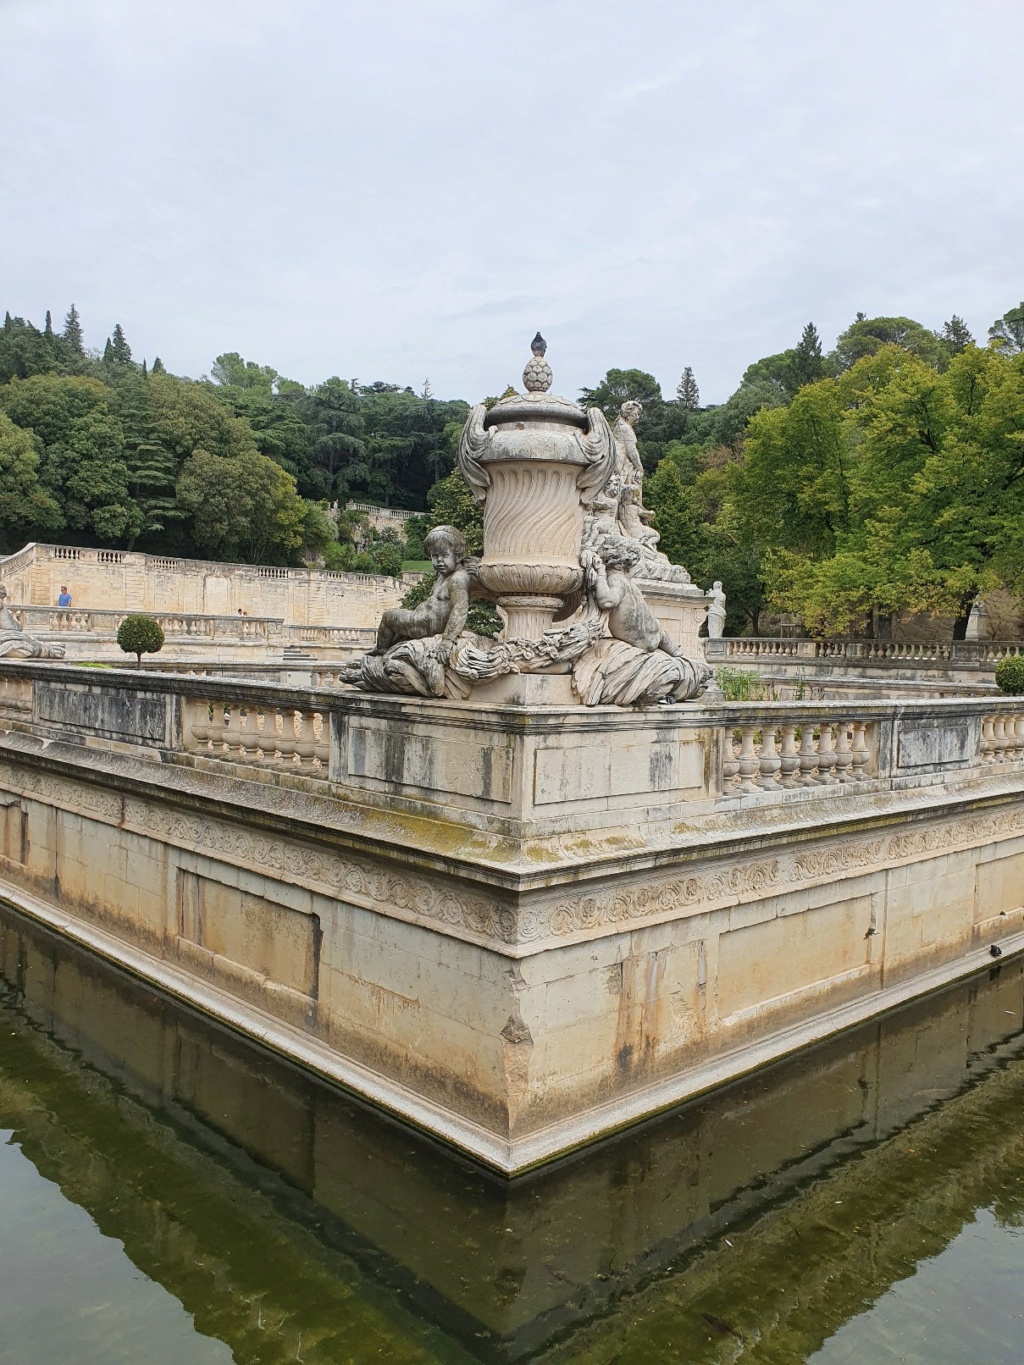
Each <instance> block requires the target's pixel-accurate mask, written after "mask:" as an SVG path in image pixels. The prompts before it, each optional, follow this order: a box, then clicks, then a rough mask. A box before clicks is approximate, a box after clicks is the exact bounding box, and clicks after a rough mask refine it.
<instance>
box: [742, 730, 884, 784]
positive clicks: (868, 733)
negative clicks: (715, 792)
mask: <svg viewBox="0 0 1024 1365" xmlns="http://www.w3.org/2000/svg"><path fill="white" fill-rule="evenodd" d="M877 756H878V742H877V733H876V727H875V725H874V724H873V723H870V722H865V721H862V720H846V719H840V720H837V721H829V720H824V719H823V720H821V721H819V723H818V724H817V725H815V724H814V723H813V721H805V722H804V723H803V724H795V723H794V722H792V721H788V722H787V721H784V722H782V723H781V724H778V725H777V724H775V723H774V721H773V720H771V719H769V720H767V721H763V720H762V721H755V720H752V721H747V722H746V723H744V724H741V725H735V726H732V725H729V726H726V729H725V749H724V756H723V760H722V795H723V797H729V796H731V795H742V794H745V793H752V792H778V791H789V790H794V789H796V788H799V787H803V788H808V787H819V788H820V787H839V788H842V787H845V786H851V785H856V784H857V783H859V782H865V781H867V780H868V779H869V778H870V777H872V776H874V774H875V771H876V770H877Z"/></svg>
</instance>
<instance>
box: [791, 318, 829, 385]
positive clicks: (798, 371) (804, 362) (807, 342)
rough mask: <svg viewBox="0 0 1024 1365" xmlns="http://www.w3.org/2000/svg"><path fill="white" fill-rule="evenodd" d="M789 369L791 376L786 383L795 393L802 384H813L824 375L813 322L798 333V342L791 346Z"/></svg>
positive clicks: (823, 364)
mask: <svg viewBox="0 0 1024 1365" xmlns="http://www.w3.org/2000/svg"><path fill="white" fill-rule="evenodd" d="M790 370H791V376H792V377H791V379H790V381H789V382H788V383H787V385H786V387H787V389H789V391H790V393H796V391H797V389H799V388H802V387H803V385H804V384H813V383H814V381H815V380H816V379H822V378H823V377H824V374H825V361H824V359H823V358H822V354H821V337H820V336H819V335H818V329H817V327H815V325H814V323H813V322H809V323H808V324H807V326H806V327H805V328H804V330H803V332H802V333H801V334H800V340H799V342H798V343H797V345H796V346H795V347H794V348H793V360H792V364H791V366H790Z"/></svg>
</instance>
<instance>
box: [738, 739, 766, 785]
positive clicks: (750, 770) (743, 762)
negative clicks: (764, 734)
mask: <svg viewBox="0 0 1024 1365" xmlns="http://www.w3.org/2000/svg"><path fill="white" fill-rule="evenodd" d="M754 728H755V727H754V726H753V725H741V726H740V751H739V755H738V766H739V771H740V780H739V786H738V790H739V791H741V792H756V791H757V783H756V782H755V781H754V775H755V773H759V772H760V769H761V763H760V760H759V758H758V756H757V749H756V748H755V747H754Z"/></svg>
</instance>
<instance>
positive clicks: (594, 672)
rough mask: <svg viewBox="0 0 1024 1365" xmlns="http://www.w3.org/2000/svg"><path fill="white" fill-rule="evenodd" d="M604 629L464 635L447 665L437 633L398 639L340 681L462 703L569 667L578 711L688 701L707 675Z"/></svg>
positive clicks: (595, 620) (587, 624) (588, 626)
mask: <svg viewBox="0 0 1024 1365" xmlns="http://www.w3.org/2000/svg"><path fill="white" fill-rule="evenodd" d="M605 629H606V626H605V622H604V620H603V619H602V618H601V617H593V616H591V617H587V618H585V619H584V620H583V621H580V622H577V623H576V624H574V625H572V626H570V627H569V628H568V629H567V630H553V631H549V632H548V633H547V634H546V635H544V636H542V637H541V639H539V640H504V641H500V640H490V639H488V638H487V637H486V636H482V635H473V634H471V633H470V632H466V633H464V634H463V635H461V636H460V637H459V639H458V640H457V641H456V644H455V647H454V649H453V650H452V654H451V658H450V659H449V661H448V663H447V664H445V663H443V661H442V658H441V636H440V635H434V636H430V637H429V638H428V639H426V640H404V641H403V642H402V643H401V644H399V645H395V646H394V648H393V649H389V650H388V652H387V653H386V654H366V655H364V656H363V657H362V658H361V659H354V660H353V661H352V662H351V663H349V664H346V665H345V667H344V669H343V670H342V673H341V681H342V682H344V683H347V684H348V685H349V686H352V687H358V688H360V689H361V690H362V691H364V692H391V693H399V694H403V695H405V696H417V697H437V698H445V699H447V700H449V701H465V700H467V698H468V697H469V696H470V694H471V692H472V690H473V686H474V684H475V683H480V682H487V681H488V680H490V679H491V678H498V677H502V676H503V675H504V674H507V673H540V672H545V671H547V670H549V669H552V668H555V667H556V666H558V665H563V666H564V665H565V664H570V665H571V671H572V687H573V691H574V692H575V693H576V695H577V696H578V697H579V699H580V701H581V702H582V703H583V705H584V706H651V705H653V704H654V703H656V702H660V701H669V702H677V701H687V700H689V699H691V698H693V697H696V696H699V695H700V693H701V692H703V691H704V690H705V688H706V687H707V685H708V682H709V681H710V679H711V677H712V671H711V669H710V668H709V667H708V666H707V664H705V663H704V662H703V661H702V660H698V659H685V658H681V657H677V656H674V655H671V654H666V653H664V652H663V651H662V650H654V651H644V650H641V649H637V648H636V647H635V646H633V645H630V644H627V643H626V641H624V640H612V639H608V638H602V637H603V636H604V632H605Z"/></svg>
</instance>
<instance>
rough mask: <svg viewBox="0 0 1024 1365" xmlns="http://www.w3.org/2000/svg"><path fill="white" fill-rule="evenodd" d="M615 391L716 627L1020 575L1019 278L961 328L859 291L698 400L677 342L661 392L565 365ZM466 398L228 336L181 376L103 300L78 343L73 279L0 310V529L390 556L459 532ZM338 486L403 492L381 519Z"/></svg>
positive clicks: (936, 607) (865, 614)
mask: <svg viewBox="0 0 1024 1365" xmlns="http://www.w3.org/2000/svg"><path fill="white" fill-rule="evenodd" d="M57 316H58V317H59V316H60V315H59V313H58V314H57ZM677 373H678V372H677ZM627 399H637V400H639V401H640V402H641V403H642V404H643V417H642V419H641V421H640V423H639V425H638V428H637V437H638V445H639V449H640V453H641V456H642V458H643V461H644V466H645V469H646V470H647V475H648V477H647V482H646V485H645V493H644V496H645V501H646V502H647V504H648V506H650V507H651V508H652V509H653V511H654V513H655V518H656V519H655V525H656V527H657V529H658V531H659V533H660V535H661V545H662V548H663V549H664V550H665V551H666V553H667V554H668V555H669V556H670V558H672V559H673V560H675V561H676V562H681V563H684V564H685V565H686V566H687V567H688V569H689V570H690V573H691V574H692V575H693V577H694V579H695V581H697V582H698V583H700V584H702V585H703V586H705V587H707V586H708V585H710V583H711V581H712V580H713V579H714V578H721V579H722V580H723V582H725V584H726V588H727V592H728V605H729V612H730V621H729V629H730V630H734V631H735V630H740V629H744V628H753V629H755V630H756V629H757V627H758V624H759V621H760V617H761V615H762V613H763V612H764V610H765V609H766V608H771V609H774V610H785V611H789V612H794V613H796V614H798V615H799V616H801V617H802V618H803V620H804V622H805V623H806V625H807V626H808V627H809V628H810V629H812V630H815V631H820V632H822V633H833V634H835V633H842V632H844V631H847V630H852V629H863V628H867V627H868V625H869V624H870V623H874V624H876V625H877V624H878V623H879V622H882V621H884V620H885V619H886V618H888V617H891V616H892V615H893V614H894V613H896V612H898V611H900V610H907V609H910V610H922V611H931V612H936V613H943V614H946V615H949V614H952V615H954V616H956V617H958V618H959V621H960V628H962V627H963V624H964V623H965V621H966V612H967V610H968V608H969V605H970V603H971V601H972V600H973V598H974V596H975V594H976V593H978V592H979V591H985V590H987V589H988V588H990V587H992V586H995V585H997V584H999V585H1005V586H1008V587H1010V588H1012V589H1014V590H1017V591H1024V529H1022V528H1024V491H1022V490H1024V303H1022V304H1020V305H1018V306H1017V307H1011V308H1008V309H1007V311H1006V312H1005V313H1004V314H1003V315H1002V316H1001V317H1000V318H997V319H996V320H995V321H994V322H993V323H992V326H991V327H990V328H989V332H988V344H987V346H984V347H982V346H979V345H978V344H976V343H975V341H974V338H973V337H972V336H971V333H970V331H969V330H968V328H967V326H966V324H965V323H964V321H963V319H962V318H961V317H959V316H958V315H957V314H956V313H954V314H952V315H951V317H950V318H949V320H948V321H946V322H944V323H943V324H942V326H941V327H940V328H938V329H937V330H930V329H929V328H928V327H926V326H925V325H924V324H922V323H920V322H917V321H915V320H914V319H912V318H906V317H900V316H891V317H889V316H886V317H874V318H870V317H866V316H865V315H864V314H858V315H857V317H856V318H855V319H854V320H853V322H852V323H851V324H850V325H849V326H848V327H847V328H846V329H845V330H844V331H843V332H842V333H841V334H840V336H839V337H838V338H837V340H836V343H835V345H834V347H833V348H832V350H831V351H827V352H826V350H825V347H824V346H823V344H822V340H821V337H820V335H819V333H818V330H817V328H816V327H815V326H814V324H813V323H811V322H808V323H807V324H806V325H804V327H803V328H802V331H801V332H800V334H799V336H794V339H793V345H792V346H790V347H789V348H787V349H785V350H782V351H778V352H776V353H774V354H772V355H767V356H763V357H761V359H759V360H756V361H754V362H753V363H752V364H750V365H748V366H747V368H746V369H745V370H744V371H743V373H742V376H741V377H740V381H739V383H738V385H737V387H736V389H735V390H734V392H733V393H732V394H731V395H730V396H729V397H728V398H727V399H726V400H725V402H723V403H720V404H717V405H716V404H708V405H703V406H702V404H701V397H700V390H699V388H698V384H697V378H696V376H695V373H694V370H693V368H692V367H691V366H689V365H687V366H684V367H683V368H682V372H681V378H680V380H679V382H678V384H677V386H676V389H675V393H674V396H671V397H669V398H666V397H665V395H664V394H663V392H662V390H661V386H660V384H659V382H658V380H657V379H656V378H655V376H654V375H652V374H649V373H648V372H647V371H645V370H642V369H637V368H626V367H623V368H611V369H609V370H608V371H607V372H606V374H605V375H604V377H603V378H602V379H600V380H598V381H597V382H595V383H594V384H593V385H592V386H590V387H585V388H584V389H583V390H582V391H581V401H582V402H583V403H584V404H585V405H590V404H594V405H597V406H599V407H600V408H601V409H602V410H603V411H604V412H605V414H606V415H607V416H608V418H609V419H611V420H614V418H615V416H616V415H617V413H618V410H619V407H620V406H621V404H622V403H623V402H625V401H626V400H627ZM487 401H493V400H487ZM467 412H468V404H467V403H466V402H463V401H461V400H448V401H445V400H441V399H438V398H435V397H434V396H433V394H432V393H431V389H430V385H429V383H428V382H423V383H422V384H421V385H420V387H419V391H416V390H414V389H413V388H412V387H410V386H402V385H399V384H393V383H387V382H385V381H383V380H377V381H374V382H373V383H366V384H364V383H361V382H360V381H359V380H356V379H343V378H340V377H338V376H336V375H334V376H330V377H328V378H326V379H324V380H323V381H322V382H320V383H317V384H312V385H303V384H300V383H297V382H295V381H294V380H290V379H288V378H286V377H285V376H283V375H282V374H281V373H280V371H279V370H278V369H276V368H275V367H274V366H273V365H269V364H264V363H262V362H257V361H254V360H250V359H246V358H245V357H244V356H242V355H241V354H239V353H238V352H235V351H230V352H225V353H224V354H222V355H219V356H217V357H216V359H215V360H214V361H213V363H212V365H211V369H210V374H209V376H208V377H207V376H204V377H203V378H200V379H198V380H192V379H187V378H183V377H179V376H177V375H173V374H170V373H168V371H167V369H166V367H165V366H164V364H163V363H162V361H161V360H160V359H159V358H158V357H154V358H153V362H152V364H151V365H148V364H147V362H146V360H145V359H144V358H143V359H141V360H140V359H137V358H136V353H135V352H133V349H132V346H131V344H130V342H129V338H128V335H127V333H126V330H125V328H124V327H123V326H121V324H120V323H118V324H117V325H115V326H114V328H113V330H112V332H111V333H110V335H109V337H107V338H106V340H105V344H104V347H103V350H102V352H98V351H94V350H90V349H89V348H88V347H87V345H86V342H85V334H84V331H83V323H82V319H81V317H80V316H79V313H78V309H77V308H76V307H75V306H74V304H72V305H71V306H70V307H69V308H68V310H67V312H66V314H65V316H64V322H63V326H62V327H61V328H60V330H57V329H55V328H54V325H53V321H52V314H51V313H49V312H48V313H47V314H46V320H45V322H44V325H43V327H42V328H38V327H36V326H35V325H34V324H33V323H32V322H30V321H28V320H27V319H25V318H22V317H12V316H11V314H10V313H8V314H7V315H6V317H5V319H4V323H3V327H2V328H0V550H2V551H4V552H6V551H10V550H13V549H16V548H17V547H18V545H19V544H21V543H24V541H25V540H28V539H46V538H53V537H56V536H60V538H61V539H63V540H66V541H69V542H71V543H77V544H97V545H117V546H125V547H128V548H133V547H134V548H137V549H141V550H147V551H150V552H153V553H169V554H180V555H202V556H209V557H212V558H221V559H242V560H252V561H262V562H268V563H275V564H290V563H301V562H304V561H307V562H308V561H313V562H323V563H326V564H327V565H328V566H329V567H332V568H342V569H359V570H366V571H374V572H388V573H398V572H400V570H401V566H402V563H403V558H404V559H411V560H421V559H422V540H423V535H424V533H425V531H426V530H427V529H428V527H429V526H431V525H436V524H439V523H440V522H452V523H453V524H455V525H457V526H459V527H460V528H461V529H462V531H463V533H464V534H465V536H466V539H467V543H468V545H469V547H470V550H471V551H474V552H479V550H480V549H481V548H482V523H481V519H480V510H479V508H478V506H477V505H476V503H475V502H474V501H473V499H472V497H471V496H470V495H469V492H468V490H467V489H466V487H465V485H464V484H463V482H462V480H461V477H460V476H459V474H458V473H457V471H455V450H456V446H457V442H458V437H459V432H460V430H461V428H462V424H463V422H464V420H465V417H466V415H467ZM350 500H352V501H354V502H356V503H371V504H378V505H386V506H392V507H397V508H405V509H408V510H410V511H414V512H417V513H422V515H421V516H417V517H416V518H414V519H413V521H411V522H409V523H407V527H406V529H407V535H406V539H405V540H404V541H403V539H402V537H401V536H399V535H398V534H396V533H394V532H387V531H385V532H380V533H377V532H374V531H373V530H372V529H371V527H370V526H369V524H368V522H367V519H366V517H365V516H363V515H362V514H360V513H358V512H346V511H345V510H344V508H345V504H346V503H347V502H348V501H350ZM334 503H337V504H340V509H339V508H334V509H332V507H331V505H332V504H334ZM329 511H330V515H328V512H329Z"/></svg>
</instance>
